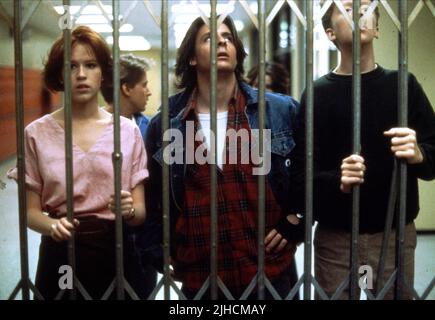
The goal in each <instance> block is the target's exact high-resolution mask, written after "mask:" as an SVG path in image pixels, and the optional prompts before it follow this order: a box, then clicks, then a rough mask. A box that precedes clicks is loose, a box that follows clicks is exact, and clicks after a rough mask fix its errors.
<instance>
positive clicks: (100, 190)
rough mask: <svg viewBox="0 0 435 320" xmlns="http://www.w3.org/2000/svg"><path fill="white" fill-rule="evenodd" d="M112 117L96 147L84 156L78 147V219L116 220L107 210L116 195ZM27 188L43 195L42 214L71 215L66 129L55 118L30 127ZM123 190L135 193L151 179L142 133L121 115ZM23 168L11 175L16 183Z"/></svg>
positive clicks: (27, 131) (75, 149) (75, 163)
mask: <svg viewBox="0 0 435 320" xmlns="http://www.w3.org/2000/svg"><path fill="white" fill-rule="evenodd" d="M113 130H114V127H113V117H112V121H111V124H110V125H108V126H107V127H106V128H105V129H104V130H103V132H102V134H101V135H100V137H98V139H97V140H96V142H95V143H94V145H93V146H92V147H91V148H90V149H89V150H88V151H87V152H84V151H83V150H81V149H80V147H78V146H77V145H75V144H74V143H73V176H74V187H73V189H74V191H73V195H74V198H73V199H74V215H80V216H82V217H83V216H96V217H98V218H101V219H107V220H114V219H115V215H114V214H113V213H112V212H111V211H110V210H109V209H108V207H107V205H108V203H109V200H110V196H111V195H113V194H114V172H113V164H112V152H113V148H114V147H113ZM24 139H25V152H26V158H25V163H26V186H27V188H28V189H30V190H32V191H34V192H36V193H37V194H39V195H40V196H41V204H42V210H43V211H45V212H48V213H49V214H50V215H51V216H58V217H60V216H65V215H66V178H65V131H64V129H63V128H62V127H61V126H60V125H59V123H58V122H57V121H56V120H55V119H54V118H53V117H52V116H51V115H45V116H43V117H42V118H40V119H38V120H36V121H34V122H32V123H30V124H29V125H28V126H27V127H26V129H25V138H24ZM121 151H122V155H123V160H122V189H123V190H127V191H131V190H132V189H133V188H134V187H135V186H137V185H138V184H139V183H142V182H143V180H144V179H145V178H147V177H148V170H147V168H146V162H147V159H146V153H145V147H144V143H143V140H142V136H141V134H140V131H139V129H138V128H137V126H136V125H134V124H133V123H132V122H131V121H130V120H128V119H126V118H124V117H121ZM17 176H18V170H17V168H13V169H11V170H9V172H8V177H9V178H10V179H15V180H17Z"/></svg>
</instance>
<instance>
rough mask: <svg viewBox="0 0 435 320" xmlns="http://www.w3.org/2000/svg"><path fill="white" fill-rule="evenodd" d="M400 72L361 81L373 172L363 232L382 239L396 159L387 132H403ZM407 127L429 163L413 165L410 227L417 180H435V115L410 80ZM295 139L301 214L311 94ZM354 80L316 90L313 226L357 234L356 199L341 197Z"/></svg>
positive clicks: (364, 148) (332, 81)
mask: <svg viewBox="0 0 435 320" xmlns="http://www.w3.org/2000/svg"><path fill="white" fill-rule="evenodd" d="M397 86H398V72H397V71H390V70H386V69H383V68H381V67H380V66H378V68H377V69H375V70H373V71H371V72H369V73H366V74H363V75H362V79H361V91H362V94H361V155H362V156H363V157H364V159H365V164H366V167H367V170H366V172H365V178H364V179H365V182H364V184H362V185H361V193H360V194H361V198H360V199H361V200H360V202H361V205H360V232H361V233H374V232H380V231H383V229H384V225H385V216H386V212H387V204H388V197H389V191H390V182H391V176H392V171H393V153H392V152H391V150H390V139H389V138H387V137H385V136H384V135H383V132H384V131H386V130H388V129H390V128H392V127H397V126H398V113H397V105H398V90H397ZM408 101H409V104H408V106H409V107H408V108H409V113H408V114H409V119H408V120H409V122H408V124H409V125H408V127H410V128H411V129H414V130H415V131H416V132H417V141H418V143H419V146H420V148H421V149H422V151H423V154H424V161H423V163H421V164H418V165H408V187H407V211H406V222H407V223H409V222H411V221H413V220H414V218H415V217H416V216H417V214H418V211H419V203H418V184H417V178H421V179H425V180H429V179H433V178H434V177H435V163H434V161H435V114H434V111H433V109H432V107H431V105H430V103H429V100H428V99H427V97H426V95H425V94H424V92H423V89H422V88H421V86H420V84H419V83H418V82H417V80H416V78H415V77H414V76H413V75H412V74H410V75H409V100H408ZM299 119H300V123H299V128H298V130H297V132H296V135H295V140H296V148H295V150H294V153H293V162H292V163H293V166H292V167H293V168H292V172H293V173H292V179H293V181H292V186H293V192H292V193H293V195H295V198H293V203H294V204H295V207H294V208H293V209H294V210H298V211H303V203H304V202H303V199H304V182H305V181H304V174H305V156H304V154H305V137H304V127H305V92H304V93H303V95H302V98H301V109H300V117H299ZM352 132H353V123H352V76H342V75H337V74H334V73H332V72H331V73H329V74H327V75H325V76H323V77H322V78H320V79H318V80H316V81H315V82H314V194H313V198H314V200H313V210H314V219H315V220H317V221H318V222H319V223H321V224H322V225H324V226H328V227H331V228H334V229H340V230H345V231H349V232H350V231H351V217H352V194H351V193H350V194H345V193H342V192H341V191H340V188H339V186H340V174H341V172H340V166H341V162H342V160H343V159H344V158H345V157H347V156H349V155H350V154H352Z"/></svg>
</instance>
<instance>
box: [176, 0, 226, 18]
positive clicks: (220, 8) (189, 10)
mask: <svg viewBox="0 0 435 320" xmlns="http://www.w3.org/2000/svg"><path fill="white" fill-rule="evenodd" d="M199 7H200V8H201V10H202V11H204V13H205V14H206V15H207V16H210V4H209V3H200V4H199ZM171 11H172V13H173V14H176V15H179V14H181V15H182V14H189V15H192V14H194V13H196V16H197V17H198V16H199V12H198V9H197V7H196V6H195V5H193V4H174V5H172V7H171ZM233 11H234V4H232V5H228V4H226V3H225V4H224V3H218V4H217V6H216V12H217V14H218V15H219V14H223V13H228V14H229V13H232V12H233Z"/></svg>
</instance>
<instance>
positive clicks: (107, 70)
mask: <svg viewBox="0 0 435 320" xmlns="http://www.w3.org/2000/svg"><path fill="white" fill-rule="evenodd" d="M79 43H80V44H83V45H87V46H88V47H89V48H90V49H92V52H93V53H94V55H95V58H96V59H97V62H98V64H99V66H100V68H101V72H102V75H103V79H104V85H105V86H106V85H111V84H112V77H113V74H112V66H113V61H112V56H111V52H110V48H109V46H108V45H107V43H106V41H104V39H103V38H102V37H101V36H100V34H98V33H97V32H95V31H94V30H92V29H91V28H89V27H86V26H79V27H77V28H75V29H74V30H73V31H72V32H71V48H74V46H75V45H77V44H79ZM63 54H64V45H63V37H60V38H58V39H57V40H56V41H55V42H54V44H53V46H52V47H51V49H50V53H49V54H48V60H47V62H46V63H45V66H44V71H43V78H44V83H45V86H46V87H47V89H48V90H50V91H64V89H65V88H64V85H63V62H64V61H63Z"/></svg>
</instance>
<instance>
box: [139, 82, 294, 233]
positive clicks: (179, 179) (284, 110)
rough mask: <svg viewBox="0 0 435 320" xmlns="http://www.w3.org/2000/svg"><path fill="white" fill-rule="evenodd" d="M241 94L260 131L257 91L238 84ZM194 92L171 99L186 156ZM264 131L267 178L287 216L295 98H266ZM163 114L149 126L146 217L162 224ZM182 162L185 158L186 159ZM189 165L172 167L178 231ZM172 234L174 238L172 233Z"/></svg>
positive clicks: (171, 190)
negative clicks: (187, 111)
mask: <svg viewBox="0 0 435 320" xmlns="http://www.w3.org/2000/svg"><path fill="white" fill-rule="evenodd" d="M239 87H240V89H241V90H242V93H243V94H244V95H245V97H246V108H245V114H246V116H247V119H248V122H249V126H250V128H251V129H258V114H259V110H258V90H256V89H254V88H252V87H250V86H248V85H247V84H246V83H244V82H240V83H239ZM190 95H191V91H188V90H185V91H183V92H181V93H179V94H177V95H174V96H172V97H170V98H169V117H170V128H171V129H179V130H180V131H181V132H182V133H184V139H183V146H182V148H183V153H184V152H185V147H186V141H185V132H186V130H185V129H186V121H184V120H183V119H182V116H183V111H184V108H185V107H186V104H187V102H188V100H189V98H190ZM265 101H266V111H265V128H266V129H270V131H271V143H270V146H267V148H268V150H269V151H270V152H271V170H270V171H269V173H268V174H267V178H268V182H269V183H270V186H271V188H272V191H273V193H274V196H275V199H276V201H277V202H278V204H279V205H280V206H281V208H282V209H283V212H288V208H289V203H288V202H289V201H288V199H289V197H288V196H289V192H290V189H289V188H290V177H289V176H290V164H291V159H290V152H291V151H292V149H293V148H294V146H295V142H294V140H293V130H294V127H295V121H296V113H297V111H298V108H299V104H298V102H297V101H295V100H294V99H293V98H291V97H289V96H286V95H282V94H276V93H269V92H267V93H266V95H265ZM161 117H162V115H161V113H158V114H157V115H156V116H154V117H153V118H152V119H151V120H150V123H149V127H148V132H147V137H146V143H145V144H146V150H147V155H148V169H149V172H150V177H149V180H148V182H147V183H146V186H145V188H146V195H147V196H146V204H147V216H148V218H150V219H155V220H156V221H159V222H160V223H161V222H162V181H163V179H162V165H163V147H162V134H161V128H162V126H161ZM183 159H185V157H184V156H183ZM185 169H186V164H185V161H183V164H176V163H174V164H172V165H170V166H169V193H170V197H169V198H170V201H169V203H170V225H171V230H173V229H172V228H174V227H175V223H176V220H177V217H178V215H179V214H180V213H181V211H182V209H183V206H184V174H185ZM171 234H174V233H173V232H171Z"/></svg>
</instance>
